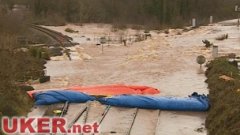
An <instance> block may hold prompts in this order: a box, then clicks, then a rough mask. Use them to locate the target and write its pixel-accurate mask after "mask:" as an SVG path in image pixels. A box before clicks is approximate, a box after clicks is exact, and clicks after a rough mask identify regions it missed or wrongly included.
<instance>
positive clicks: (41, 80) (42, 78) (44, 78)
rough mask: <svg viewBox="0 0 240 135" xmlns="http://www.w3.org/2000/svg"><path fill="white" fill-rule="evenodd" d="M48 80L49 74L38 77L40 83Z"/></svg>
mask: <svg viewBox="0 0 240 135" xmlns="http://www.w3.org/2000/svg"><path fill="white" fill-rule="evenodd" d="M48 81H50V76H42V77H41V78H40V79H39V82H40V83H45V82H48Z"/></svg>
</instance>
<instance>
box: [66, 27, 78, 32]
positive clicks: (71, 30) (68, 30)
mask: <svg viewBox="0 0 240 135" xmlns="http://www.w3.org/2000/svg"><path fill="white" fill-rule="evenodd" d="M65 31H66V32H69V33H78V31H75V30H73V29H71V28H66V29H65Z"/></svg>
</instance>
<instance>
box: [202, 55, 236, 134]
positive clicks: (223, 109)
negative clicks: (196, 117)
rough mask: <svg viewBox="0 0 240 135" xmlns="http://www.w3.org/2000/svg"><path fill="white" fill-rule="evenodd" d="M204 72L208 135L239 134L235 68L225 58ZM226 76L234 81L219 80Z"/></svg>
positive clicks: (212, 63) (214, 62)
mask: <svg viewBox="0 0 240 135" xmlns="http://www.w3.org/2000/svg"><path fill="white" fill-rule="evenodd" d="M207 67H208V69H207V72H206V76H207V80H206V82H207V83H208V88H209V100H210V104H211V108H210V110H209V112H208V116H207V119H206V127H207V129H208V133H209V134H210V135H239V134H240V128H239V127H240V122H239V121H240V117H239V114H240V108H239V106H240V91H239V89H240V80H239V78H240V77H239V71H238V69H237V67H236V66H234V65H233V64H232V63H230V62H228V60H227V59H226V58H218V59H216V60H213V61H212V62H210V64H208V65H207ZM221 75H227V76H229V77H232V78H233V79H234V80H230V81H226V80H222V79H220V78H219V76H221Z"/></svg>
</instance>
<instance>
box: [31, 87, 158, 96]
mask: <svg viewBox="0 0 240 135" xmlns="http://www.w3.org/2000/svg"><path fill="white" fill-rule="evenodd" d="M59 90H61V89H59ZM65 90H73V91H79V92H83V93H86V94H89V95H96V96H97V95H103V96H111V95H122V94H150V95H153V94H158V93H160V91H159V90H158V89H156V88H152V87H148V86H136V85H122V84H114V85H98V86H73V87H69V88H66V89H65ZM38 91H39V90H34V91H29V92H28V94H29V95H30V96H32V94H33V93H35V92H38Z"/></svg>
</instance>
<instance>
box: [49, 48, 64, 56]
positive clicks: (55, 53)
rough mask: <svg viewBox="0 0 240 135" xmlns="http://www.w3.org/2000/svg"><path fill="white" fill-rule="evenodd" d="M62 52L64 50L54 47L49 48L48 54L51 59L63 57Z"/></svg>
mask: <svg viewBox="0 0 240 135" xmlns="http://www.w3.org/2000/svg"><path fill="white" fill-rule="evenodd" d="M62 50H63V49H62V48H60V47H53V48H49V50H48V52H49V55H50V57H53V56H62V55H63V53H62Z"/></svg>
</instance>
